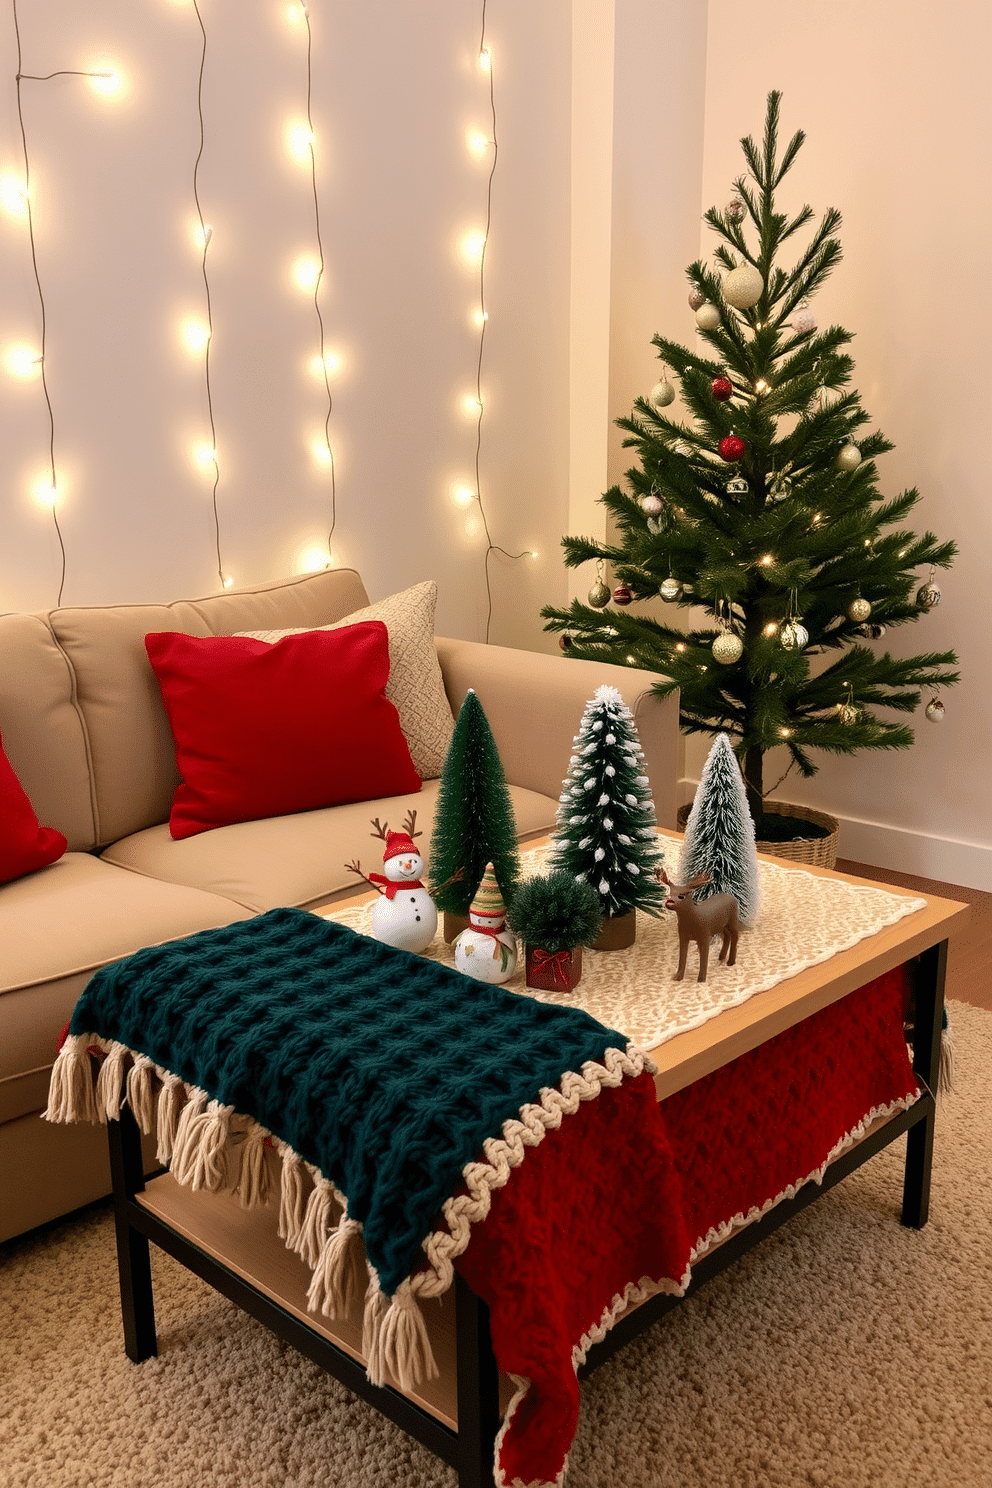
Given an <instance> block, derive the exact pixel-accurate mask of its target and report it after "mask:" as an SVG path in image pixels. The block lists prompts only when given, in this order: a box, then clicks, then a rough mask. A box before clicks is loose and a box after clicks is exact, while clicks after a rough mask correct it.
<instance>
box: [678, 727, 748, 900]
mask: <svg viewBox="0 0 992 1488" xmlns="http://www.w3.org/2000/svg"><path fill="white" fill-rule="evenodd" d="M697 873H708V874H709V875H710V881H709V883H708V884H704V885H703V886H702V888H700V889H698V890H697V892H696V894H695V896H694V897H695V898H696V899H708V898H709V897H710V895H711V894H733V896H734V898H735V899H736V900H737V907H738V909H739V911H740V919H741V924H742V925H753V924H754V922H755V920H756V919H757V918H758V910H759V909H760V908H761V889H760V886H759V883H758V856H757V851H756V849H755V845H754V822H753V821H752V820H751V816H750V813H749V811H748V807H747V794H746V792H745V790H744V781H743V780H742V778H741V771H740V766H739V765H738V763H737V756H736V755H735V754H734V749H733V745H732V744H731V742H730V739H729V738H728V737H727V735H726V734H717V736H716V739H715V740H714V741H713V747H712V749H711V750H710V752H709V754H708V755H707V756H706V763H705V765H704V766H703V773H702V775H701V776H700V779H699V788H698V790H697V791H696V798H695V800H694V801H693V803H692V810H691V811H690V813H689V820H688V822H687V823H686V829H685V838H684V840H683V843H682V858H681V862H680V864H679V883H683V884H684V883H688V881H689V879H690V878H695V877H696V874H697Z"/></svg>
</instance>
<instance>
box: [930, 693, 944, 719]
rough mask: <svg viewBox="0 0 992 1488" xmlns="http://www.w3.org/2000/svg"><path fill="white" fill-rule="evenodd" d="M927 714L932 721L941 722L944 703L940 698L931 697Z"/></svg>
mask: <svg viewBox="0 0 992 1488" xmlns="http://www.w3.org/2000/svg"><path fill="white" fill-rule="evenodd" d="M926 715H927V717H928V718H929V720H930V722H931V723H939V722H940V720H941V719H942V718H943V716H944V705H943V703H942V702H941V701H940V698H931V699H930V701H929V702H928V703H927V706H926Z"/></svg>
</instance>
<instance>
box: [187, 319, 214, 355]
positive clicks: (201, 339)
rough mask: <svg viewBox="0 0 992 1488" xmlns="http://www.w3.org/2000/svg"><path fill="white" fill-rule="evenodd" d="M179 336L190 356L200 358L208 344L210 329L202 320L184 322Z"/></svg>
mask: <svg viewBox="0 0 992 1488" xmlns="http://www.w3.org/2000/svg"><path fill="white" fill-rule="evenodd" d="M180 335H181V337H182V342H183V345H184V346H185V347H186V350H187V351H188V352H189V353H190V354H191V355H192V356H202V354H203V353H204V352H205V351H206V349H207V347H208V346H209V344H210V327H209V325H207V324H206V323H205V322H204V321H202V320H184V321H183V323H182V326H181V328H180Z"/></svg>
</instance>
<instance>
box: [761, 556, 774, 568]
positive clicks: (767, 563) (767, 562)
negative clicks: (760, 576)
mask: <svg viewBox="0 0 992 1488" xmlns="http://www.w3.org/2000/svg"><path fill="white" fill-rule="evenodd" d="M774 562H775V555H774V554H773V553H766V554H765V556H764V557H763V558H762V560H761V566H762V568H771V566H772V564H773V563H774Z"/></svg>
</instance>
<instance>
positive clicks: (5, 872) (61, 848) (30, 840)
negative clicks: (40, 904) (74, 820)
mask: <svg viewBox="0 0 992 1488" xmlns="http://www.w3.org/2000/svg"><path fill="white" fill-rule="evenodd" d="M67 846H68V844H67V842H66V840H65V837H64V836H63V834H62V833H61V832H57V831H55V829H54V828H52V827H43V826H41V824H40V823H39V821H38V818H37V817H36V816H35V814H34V811H33V809H32V807H31V802H30V801H29V800H28V798H27V796H26V795H25V793H24V788H23V786H22V785H21V782H20V781H19V780H18V778H17V776H16V775H15V774H14V769H13V766H12V765H11V763H10V761H9V760H8V758H7V756H6V754H4V750H3V737H2V735H0V884H5V883H10V882H11V881H12V880H13V879H15V878H23V876H24V874H25V873H34V872H35V871H36V870H37V869H38V868H47V867H48V865H49V863H54V862H55V860H56V858H60V857H61V856H62V854H63V853H64V852H65V850H66V847H67Z"/></svg>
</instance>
